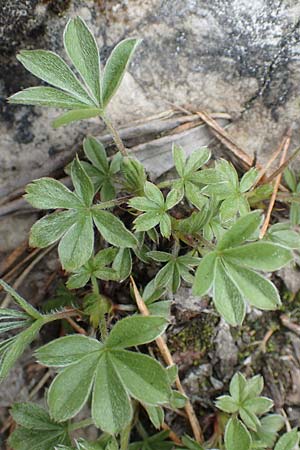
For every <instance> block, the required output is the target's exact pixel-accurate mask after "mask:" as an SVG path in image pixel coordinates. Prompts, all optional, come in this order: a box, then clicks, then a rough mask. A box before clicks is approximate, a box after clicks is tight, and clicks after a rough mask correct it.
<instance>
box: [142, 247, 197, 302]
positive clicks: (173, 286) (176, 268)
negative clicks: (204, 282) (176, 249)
mask: <svg viewBox="0 0 300 450" xmlns="http://www.w3.org/2000/svg"><path fill="white" fill-rule="evenodd" d="M148 255H149V256H150V257H151V258H152V259H154V260H155V261H160V262H162V261H168V262H167V264H166V265H165V266H164V267H163V268H162V269H160V271H159V272H158V273H157V274H156V277H155V281H154V284H155V286H156V288H167V289H169V290H170V291H171V292H173V293H175V292H176V291H177V290H178V289H179V286H180V282H181V278H183V279H184V280H185V281H186V282H187V283H193V281H194V277H193V275H192V273H191V270H193V267H194V266H197V265H198V264H199V261H200V259H199V258H196V257H193V256H189V255H183V256H177V257H174V256H173V255H171V254H168V253H166V252H157V251H153V252H148Z"/></svg>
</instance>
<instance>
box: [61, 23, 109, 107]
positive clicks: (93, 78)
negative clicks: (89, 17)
mask: <svg viewBox="0 0 300 450" xmlns="http://www.w3.org/2000/svg"><path fill="white" fill-rule="evenodd" d="M64 45H65V49H66V52H67V54H68V56H69V58H70V60H71V61H72V63H73V65H74V67H75V68H76V70H77V71H78V73H79V74H80V75H81V77H82V79H83V81H84V82H85V84H86V86H87V88H88V89H89V91H90V92H91V94H92V97H93V99H94V101H95V103H96V104H98V105H100V106H101V105H102V94H101V87H100V58H99V50H98V46H97V43H96V40H95V38H94V36H93V34H92V33H91V32H90V30H89V29H88V27H87V25H86V23H85V22H84V21H83V20H82V19H81V18H80V17H75V18H74V19H71V20H69V22H68V24H67V26H66V28H65V31H64Z"/></svg>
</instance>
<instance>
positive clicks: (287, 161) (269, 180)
mask: <svg viewBox="0 0 300 450" xmlns="http://www.w3.org/2000/svg"><path fill="white" fill-rule="evenodd" d="M299 152H300V147H299V148H297V149H296V150H295V151H294V152H293V153H292V155H291V156H290V157H289V158H287V159H286V160H285V161H284V163H283V164H281V165H280V166H279V167H278V169H277V170H275V172H273V173H272V174H271V175H270V176H269V177H268V178H267V179H266V183H270V182H271V181H273V180H274V178H276V177H277V175H279V174H281V173H282V172H283V171H284V169H286V168H287V166H288V165H289V164H290V162H291V161H292V160H293V159H294V158H295V157H296V156H297V155H298V153H299ZM285 190H286V191H288V189H285Z"/></svg>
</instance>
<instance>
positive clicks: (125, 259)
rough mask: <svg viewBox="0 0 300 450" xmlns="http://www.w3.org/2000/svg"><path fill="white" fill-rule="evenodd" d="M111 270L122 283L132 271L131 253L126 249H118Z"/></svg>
mask: <svg viewBox="0 0 300 450" xmlns="http://www.w3.org/2000/svg"><path fill="white" fill-rule="evenodd" d="M112 268H113V270H115V271H116V272H117V275H118V279H119V280H120V281H124V280H125V279H126V278H128V277H129V275H130V274H131V270H132V257H131V251H130V249H128V248H120V249H119V251H118V253H117V255H116V257H115V259H114V262H113V265H112Z"/></svg>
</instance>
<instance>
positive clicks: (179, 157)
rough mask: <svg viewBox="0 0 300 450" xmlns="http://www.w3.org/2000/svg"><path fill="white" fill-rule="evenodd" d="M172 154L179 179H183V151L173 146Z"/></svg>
mask: <svg viewBox="0 0 300 450" xmlns="http://www.w3.org/2000/svg"><path fill="white" fill-rule="evenodd" d="M172 153H173V160H174V164H175V167H176V170H177V173H178V175H179V176H180V177H183V176H184V169H185V161H186V156H185V151H184V150H183V148H182V147H180V146H179V145H176V144H173V147H172Z"/></svg>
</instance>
